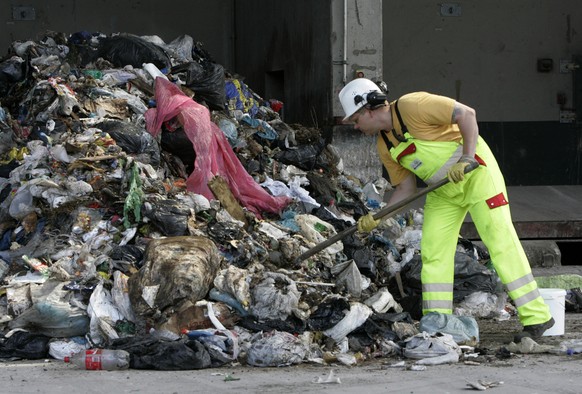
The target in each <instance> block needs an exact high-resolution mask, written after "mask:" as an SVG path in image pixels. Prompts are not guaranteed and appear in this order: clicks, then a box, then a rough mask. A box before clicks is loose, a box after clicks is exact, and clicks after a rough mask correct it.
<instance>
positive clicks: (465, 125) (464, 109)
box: [452, 102, 479, 158]
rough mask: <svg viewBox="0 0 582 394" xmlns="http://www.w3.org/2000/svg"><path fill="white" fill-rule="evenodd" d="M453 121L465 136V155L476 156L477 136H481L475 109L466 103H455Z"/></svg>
mask: <svg viewBox="0 0 582 394" xmlns="http://www.w3.org/2000/svg"><path fill="white" fill-rule="evenodd" d="M452 122H453V123H456V124H457V125H458V126H459V130H460V131H461V135H462V136H463V156H468V157H471V158H473V157H475V150H476V148H477V138H478V137H479V126H477V115H476V114H475V110H474V109H473V108H471V107H468V106H466V105H465V104H461V103H459V102H457V103H455V107H454V108H453V116H452Z"/></svg>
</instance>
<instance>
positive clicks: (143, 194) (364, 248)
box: [0, 32, 507, 370]
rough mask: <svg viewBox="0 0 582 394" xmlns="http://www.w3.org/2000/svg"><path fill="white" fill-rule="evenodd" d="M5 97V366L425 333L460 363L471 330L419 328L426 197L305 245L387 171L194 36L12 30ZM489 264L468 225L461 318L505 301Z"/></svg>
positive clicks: (406, 344) (374, 199)
mask: <svg viewBox="0 0 582 394" xmlns="http://www.w3.org/2000/svg"><path fill="white" fill-rule="evenodd" d="M0 104H1V106H0V140H1V142H0V219H1V220H0V226H1V231H0V279H1V280H2V284H1V285H2V287H1V289H2V293H1V295H0V324H1V332H2V338H1V340H0V359H2V360H4V361H6V360H17V359H37V358H45V357H48V356H49V355H50V356H51V357H53V358H56V359H60V360H62V359H64V358H65V357H68V356H70V355H71V354H74V353H77V352H80V351H83V350H84V349H88V348H110V349H123V350H126V351H128V352H129V353H130V355H131V364H130V365H131V367H132V368H140V369H160V370H176V369H199V368H209V367H217V366H221V365H224V364H227V363H232V362H242V363H246V364H248V365H252V366H259V367H266V366H282V365H290V364H297V363H303V362H320V363H330V362H341V363H344V364H347V365H353V364H356V363H358V362H361V361H362V360H364V359H370V358H375V357H388V356H398V357H411V358H415V359H418V358H422V357H425V356H426V352H425V351H423V350H418V349H419V348H422V347H423V346H424V347H426V346H427V344H428V345H430V346H429V347H431V349H437V350H438V349H441V350H442V349H446V350H442V351H436V350H433V354H431V355H432V356H442V355H447V359H446V360H448V361H447V362H451V361H450V360H451V359H452V360H454V359H455V357H454V356H453V357H452V358H451V354H452V353H458V347H457V345H456V342H455V339H456V340H457V341H471V340H475V339H476V337H478V333H475V332H473V333H472V334H470V335H468V336H466V337H461V338H460V339H459V338H454V339H452V338H448V337H446V338H445V339H444V340H443V335H445V334H438V331H439V327H441V326H442V325H443V324H445V325H446V324H448V322H445V323H443V322H442V321H439V320H438V319H437V320H435V321H434V324H433V325H432V330H431V329H430V327H431V325H430V324H429V325H428V326H426V325H425V327H424V328H422V330H421V329H420V327H419V322H418V320H419V319H420V295H421V286H420V267H421V259H420V237H421V230H420V228H421V225H422V210H410V211H408V212H406V213H404V214H400V215H397V216H395V217H392V218H385V219H384V220H383V221H382V223H381V224H380V226H379V227H378V228H377V229H375V230H374V231H372V232H371V233H369V234H362V233H355V234H351V235H349V236H347V237H345V238H344V239H342V240H341V241H338V242H337V243H335V244H334V245H331V246H330V247H328V248H327V249H325V250H323V251H321V252H319V253H317V254H315V255H314V256H312V257H310V258H308V259H306V260H305V261H300V260H299V259H298V256H300V255H301V254H302V253H304V252H306V251H307V250H309V249H310V248H312V247H314V246H315V245H317V244H318V243H320V242H322V241H325V240H326V239H328V238H329V237H331V236H333V235H335V234H337V233H338V232H340V231H342V230H344V229H346V228H348V227H350V226H353V225H354V224H355V222H356V220H357V219H358V218H359V217H360V216H362V215H364V214H366V213H368V212H369V211H370V210H375V209H379V208H381V207H382V206H383V205H384V203H383V202H382V198H381V196H382V194H383V192H384V191H385V190H386V188H387V187H388V186H387V183H386V181H385V180H383V179H378V180H374V181H369V182H363V181H362V180H359V179H357V178H355V177H353V176H351V175H349V174H347V173H345V172H344V169H343V166H342V160H341V152H337V150H336V149H335V147H334V146H333V145H332V144H330V143H327V142H326V141H325V139H324V138H322V135H321V132H320V130H318V129H316V128H310V127H305V126H302V125H298V124H293V125H290V124H286V123H285V122H284V121H283V120H282V118H281V116H280V111H281V108H282V106H283V105H284V104H283V103H282V102H280V101H278V100H276V99H263V98H262V97H260V96H259V95H257V94H256V93H255V92H253V91H252V89H251V88H250V87H249V86H247V85H246V84H245V82H244V80H243V78H241V77H239V76H237V75H236V74H234V73H231V72H229V71H228V70H225V69H224V67H223V66H221V65H220V64H217V63H216V62H215V61H214V60H213V59H212V57H211V55H210V54H209V53H208V52H207V51H205V50H204V49H203V48H202V44H200V43H197V42H194V40H193V39H192V37H190V36H187V35H184V36H181V37H178V38H177V39H175V40H174V41H172V42H171V43H169V44H167V43H165V42H164V41H163V40H161V39H160V38H159V37H157V36H135V35H132V34H126V33H123V34H113V35H105V34H101V33H89V32H78V33H75V34H72V35H65V34H63V33H55V32H47V33H46V35H45V36H43V37H42V39H39V40H34V41H33V40H30V41H24V42H22V41H16V42H14V43H13V44H12V46H11V47H10V49H9V51H8V54H6V55H5V56H4V57H3V58H2V60H1V61H0ZM487 262H488V256H487V253H486V251H483V250H481V249H479V248H477V247H475V246H474V245H472V244H471V243H470V242H469V241H466V240H463V239H462V238H461V239H460V241H459V250H458V253H457V258H456V261H455V265H456V274H455V302H456V305H457V306H458V307H457V309H456V313H457V315H459V316H463V315H465V316H480V317H488V316H489V317H496V318H499V317H500V316H502V315H503V313H507V312H506V311H505V309H504V308H505V307H506V305H505V301H506V297H504V293H503V290H502V289H501V288H500V284H499V280H498V278H497V276H496V275H495V272H494V271H493V270H492V269H490V267H489V268H488V266H487V265H486V263H487ZM430 331H434V332H433V333H428V332H430ZM427 341H428V342H427ZM435 341H436V342H439V343H441V342H442V343H441V345H439V346H437V345H436V344H434V343H433V342H435ZM431 344H432V345H431ZM457 359H458V357H457Z"/></svg>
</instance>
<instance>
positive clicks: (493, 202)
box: [485, 193, 509, 209]
mask: <svg viewBox="0 0 582 394" xmlns="http://www.w3.org/2000/svg"><path fill="white" fill-rule="evenodd" d="M485 201H486V202H487V206H488V207H489V208H491V209H493V208H497V207H501V206H503V205H507V204H509V202H507V199H506V198H505V196H504V195H503V193H499V194H498V195H496V196H493V197H491V198H490V199H488V200H485Z"/></svg>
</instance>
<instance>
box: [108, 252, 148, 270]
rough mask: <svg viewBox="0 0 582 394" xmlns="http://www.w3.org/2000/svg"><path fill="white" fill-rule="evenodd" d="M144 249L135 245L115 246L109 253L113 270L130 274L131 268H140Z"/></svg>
mask: <svg viewBox="0 0 582 394" xmlns="http://www.w3.org/2000/svg"><path fill="white" fill-rule="evenodd" d="M144 250H145V247H140V246H137V245H115V246H114V247H113V249H112V250H111V253H109V258H110V259H111V263H112V265H113V266H114V268H116V269H118V270H121V271H122V272H123V273H124V274H130V273H131V269H132V268H141V266H142V263H143V254H144Z"/></svg>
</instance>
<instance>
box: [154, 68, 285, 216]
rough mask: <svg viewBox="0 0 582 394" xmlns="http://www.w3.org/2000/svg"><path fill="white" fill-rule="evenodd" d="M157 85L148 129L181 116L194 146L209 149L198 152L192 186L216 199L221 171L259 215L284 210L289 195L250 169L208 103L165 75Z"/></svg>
mask: <svg viewBox="0 0 582 394" xmlns="http://www.w3.org/2000/svg"><path fill="white" fill-rule="evenodd" d="M155 88H156V89H155V98H156V102H157V107H156V108H150V109H149V110H148V111H147V112H146V113H145V117H146V121H147V129H148V131H149V132H150V133H152V134H153V135H154V136H156V135H157V134H159V132H160V128H161V125H162V123H163V122H165V121H168V120H170V119H172V118H174V117H178V120H179V122H180V124H181V125H182V127H183V128H184V131H185V132H186V134H187V135H188V138H189V139H190V141H191V142H192V144H193V145H194V150H195V151H196V152H205V153H206V154H198V155H196V160H195V162H194V171H193V172H192V174H191V175H190V176H189V177H188V180H187V182H186V184H187V187H188V190H190V191H193V192H195V193H198V194H202V195H203V196H205V197H206V198H208V199H212V198H213V194H212V191H211V190H210V188H209V186H208V182H209V181H210V180H211V179H212V178H213V177H214V176H215V175H221V176H222V177H224V178H225V179H226V180H227V183H228V184H229V186H230V189H231V191H232V193H233V194H234V196H235V197H236V198H237V199H238V200H239V201H240V202H241V204H242V205H243V206H245V207H246V208H247V209H249V210H250V211H251V212H253V213H255V214H256V215H258V216H260V212H272V213H275V212H280V211H281V210H282V209H283V208H284V207H285V206H286V205H287V204H288V203H289V202H290V199H289V198H287V197H274V196H272V195H270V194H269V193H267V191H265V190H264V189H262V188H261V187H260V185H259V184H258V183H256V182H255V180H254V179H253V178H252V177H251V176H250V175H249V174H248V173H247V172H246V170H245V169H244V167H243V166H242V164H241V163H240V161H239V159H238V157H236V155H235V154H234V152H233V150H232V148H231V146H230V145H229V143H228V140H227V139H226V137H225V135H224V133H223V132H222V131H221V130H220V128H219V127H218V126H217V125H216V124H214V123H212V122H211V120H210V115H209V112H208V109H207V108H206V107H204V106H202V105H200V104H198V103H196V102H195V101H194V100H192V99H191V98H190V97H188V96H186V95H185V94H184V93H182V91H181V90H180V89H179V88H178V87H177V86H176V85H174V84H172V83H171V82H169V81H166V80H165V79H163V78H157V79H156V83H155Z"/></svg>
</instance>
